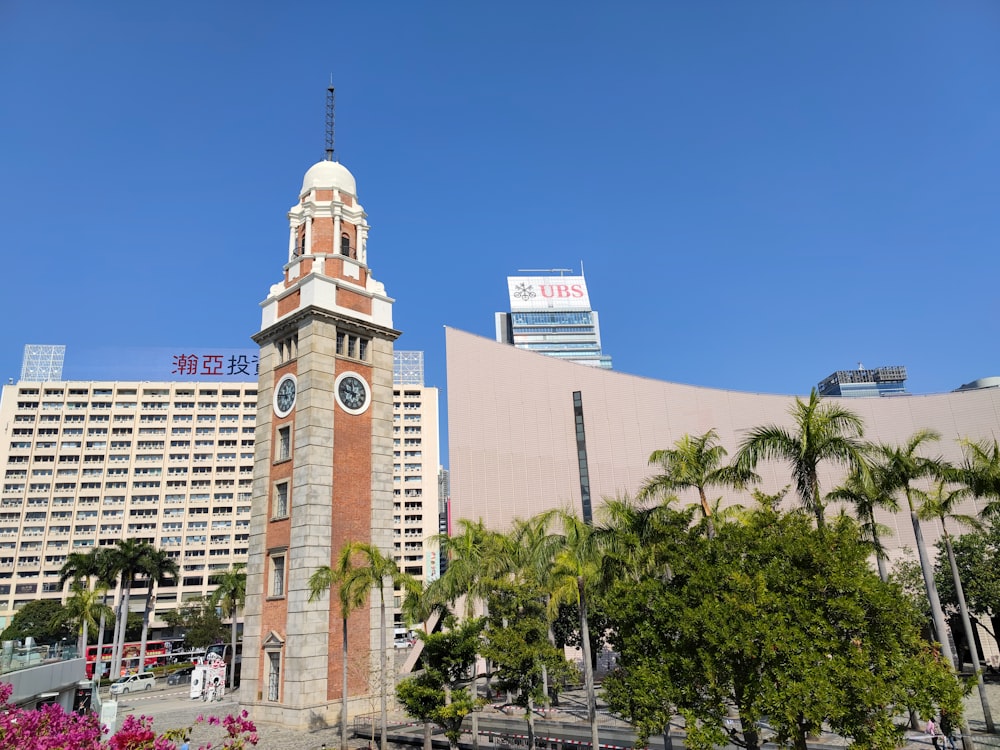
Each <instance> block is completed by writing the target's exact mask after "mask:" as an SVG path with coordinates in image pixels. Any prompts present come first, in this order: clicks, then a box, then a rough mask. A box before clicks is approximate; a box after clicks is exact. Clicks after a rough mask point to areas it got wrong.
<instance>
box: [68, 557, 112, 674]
mask: <svg viewBox="0 0 1000 750" xmlns="http://www.w3.org/2000/svg"><path fill="white" fill-rule="evenodd" d="M91 578H94V579H96V581H97V587H96V588H97V589H99V590H100V591H101V604H102V607H101V608H100V609H98V610H97V612H99V614H100V619H99V621H98V625H97V657H96V659H95V660H94V672H93V676H94V677H95V678H98V679H99V678H100V675H101V674H102V673H103V660H102V655H103V652H104V629H105V623H106V622H107V618H108V615H109V614H110V615H111V616H114V613H113V612H112V610H111V608H110V607H108V606H107V604H108V594H109V590H110V589H111V587H113V586H114V585H115V583H116V579H115V575H114V574H113V573H112V572H111V571H109V569H108V556H107V550H106V549H105V548H104V547H95V548H93V549H91V550H90V551H89V552H86V553H81V552H71V553H70V554H69V555H67V556H66V561H65V562H64V563H63V566H62V568H60V570H59V584H60V585H64V584H65V583H66V581H67V580H72V582H73V583H74V584H78V583H81V582H84V581H86V582H87V586H88V587H89V585H90V584H89V581H90V579H91ZM88 627H89V626H88ZM82 635H83V641H84V644H83V645H84V651H83V653H81V656H82V657H84V658H86V645H87V643H86V641H87V633H86V632H84V633H83V634H82Z"/></svg>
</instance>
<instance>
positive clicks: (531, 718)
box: [526, 694, 535, 750]
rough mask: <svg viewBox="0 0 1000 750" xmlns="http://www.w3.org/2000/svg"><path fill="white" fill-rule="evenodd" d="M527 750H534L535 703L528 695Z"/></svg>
mask: <svg viewBox="0 0 1000 750" xmlns="http://www.w3.org/2000/svg"><path fill="white" fill-rule="evenodd" d="M526 716H527V719H528V750H535V701H534V699H533V698H532V697H531V695H530V694H529V695H528V712H527V714H526Z"/></svg>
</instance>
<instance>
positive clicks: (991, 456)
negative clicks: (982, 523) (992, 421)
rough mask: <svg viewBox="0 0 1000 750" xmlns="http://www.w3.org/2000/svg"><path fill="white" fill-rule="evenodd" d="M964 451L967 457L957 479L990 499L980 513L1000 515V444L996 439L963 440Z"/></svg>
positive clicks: (975, 492) (973, 492)
mask: <svg viewBox="0 0 1000 750" xmlns="http://www.w3.org/2000/svg"><path fill="white" fill-rule="evenodd" d="M962 452H963V453H964V454H965V459H964V461H963V462H962V466H961V468H960V469H958V471H957V472H956V476H955V479H956V480H957V481H960V482H961V483H962V484H964V485H965V486H966V487H968V488H969V489H970V490H971V491H972V494H973V495H975V496H976V497H981V498H985V499H987V500H988V501H989V502H988V504H987V505H986V507H985V508H983V510H982V513H981V514H980V515H982V517H983V518H994V517H996V516H997V515H1000V445H998V444H997V441H996V440H993V441H992V442H991V441H988V440H981V441H978V442H974V441H972V440H963V441H962Z"/></svg>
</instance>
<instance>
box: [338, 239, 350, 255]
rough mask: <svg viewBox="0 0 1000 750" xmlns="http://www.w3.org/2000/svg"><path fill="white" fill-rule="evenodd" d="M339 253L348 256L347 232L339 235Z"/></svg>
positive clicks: (348, 242) (348, 241) (348, 240)
mask: <svg viewBox="0 0 1000 750" xmlns="http://www.w3.org/2000/svg"><path fill="white" fill-rule="evenodd" d="M340 254H341V255H347V256H350V254H351V238H350V236H349V235H347V234H342V235H340Z"/></svg>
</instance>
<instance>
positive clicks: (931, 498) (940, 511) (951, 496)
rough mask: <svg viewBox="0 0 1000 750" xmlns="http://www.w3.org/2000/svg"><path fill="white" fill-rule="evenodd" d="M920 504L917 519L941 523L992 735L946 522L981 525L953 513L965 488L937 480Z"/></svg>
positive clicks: (975, 519) (963, 624) (981, 678)
mask: <svg viewBox="0 0 1000 750" xmlns="http://www.w3.org/2000/svg"><path fill="white" fill-rule="evenodd" d="M920 494H921V496H922V498H923V503H922V505H921V507H920V511H919V515H920V518H922V519H927V520H930V519H932V518H936V519H938V520H939V521H941V536H942V538H943V539H944V545H945V550H946V551H947V553H948V565H949V566H950V567H951V578H952V581H953V582H954V584H955V598H956V599H957V600H958V611H959V613H960V614H961V616H962V628H963V629H964V631H965V640H966V642H967V643H968V644H969V653H970V654H971V655H972V671H973V672H974V673H975V675H976V680H977V682H978V683H979V700H980V702H981V703H982V705H983V718H984V719H985V721H986V731H987V732H989V733H990V734H993V732H994V731H995V729H994V726H993V714H992V712H991V711H990V702H989V699H988V698H987V696H986V685H985V684H984V683H983V673H982V670H981V669H980V668H979V663H980V662H979V653H978V652H977V650H976V639H975V636H974V635H973V633H972V621H971V620H970V618H969V608H968V606H967V605H966V603H965V591H964V590H963V589H962V577H961V576H960V575H959V573H958V563H957V562H956V561H955V550H954V549H953V548H952V544H951V534H950V533H949V532H948V523H947V522H948V520H949V519H951V520H952V521H955V522H956V523H958V524H959V525H962V526H968V527H970V528H973V529H976V530H980V529H982V524H981V523H980V521H979V519H978V518H976V517H975V516H969V515H965V514H963V513H956V512H955V510H956V508H957V507H958V504H959V503H960V502H962V501H963V500H965V499H966V498H968V497H969V496H970V495H972V490H970V489H969V488H968V487H962V488H960V489H951V490H949V489H948V487H947V483H946V482H945V481H943V480H938V481H937V482H936V483H935V485H934V488H933V490H932V491H931V492H928V493H920Z"/></svg>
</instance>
